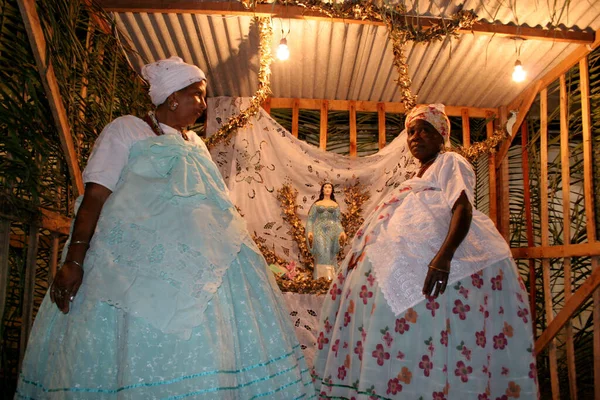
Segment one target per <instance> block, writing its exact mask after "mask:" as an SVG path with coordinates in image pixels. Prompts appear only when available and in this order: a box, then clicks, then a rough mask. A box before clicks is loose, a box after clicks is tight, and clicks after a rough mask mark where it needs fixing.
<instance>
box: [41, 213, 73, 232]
mask: <svg viewBox="0 0 600 400" xmlns="http://www.w3.org/2000/svg"><path fill="white" fill-rule="evenodd" d="M41 211H42V222H41V227H42V228H44V229H48V230H49V231H50V232H55V233H59V234H61V235H69V232H70V230H71V218H69V217H65V216H64V215H61V214H59V213H57V212H54V211H50V210H46V209H45V208H42V209H41Z"/></svg>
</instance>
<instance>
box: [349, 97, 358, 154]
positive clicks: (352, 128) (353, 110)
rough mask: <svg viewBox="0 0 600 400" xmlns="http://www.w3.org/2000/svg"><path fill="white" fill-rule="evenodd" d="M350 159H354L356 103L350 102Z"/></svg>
mask: <svg viewBox="0 0 600 400" xmlns="http://www.w3.org/2000/svg"><path fill="white" fill-rule="evenodd" d="M349 111H350V157H356V141H357V138H356V102H355V101H350V110H349Z"/></svg>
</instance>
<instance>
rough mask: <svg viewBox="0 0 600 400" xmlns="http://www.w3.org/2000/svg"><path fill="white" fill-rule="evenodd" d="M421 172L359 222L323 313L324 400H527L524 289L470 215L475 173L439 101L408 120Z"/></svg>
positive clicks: (482, 219) (318, 370)
mask: <svg viewBox="0 0 600 400" xmlns="http://www.w3.org/2000/svg"><path fill="white" fill-rule="evenodd" d="M406 128H407V142H408V146H409V148H410V151H411V153H412V154H413V156H414V157H415V158H417V159H418V160H419V161H420V162H421V168H420V170H419V171H418V173H417V174H416V176H415V177H413V178H412V179H409V180H407V181H406V182H404V183H403V184H402V185H400V186H399V187H398V188H397V189H396V190H395V191H394V192H393V193H391V194H390V196H389V197H387V198H386V199H385V200H384V201H383V202H382V203H380V204H379V205H378V206H377V208H376V209H375V211H374V213H373V214H372V215H371V216H370V217H369V218H368V219H367V220H366V221H365V223H364V224H363V226H362V227H361V229H360V230H359V232H358V233H357V236H356V238H355V240H354V242H353V247H352V251H351V252H350V253H349V254H348V257H346V259H345V261H344V263H343V265H342V269H341V272H340V273H339V275H338V276H337V278H336V279H335V280H334V281H333V283H332V285H331V288H330V291H329V294H328V297H327V299H326V301H325V304H324V306H323V310H322V312H321V318H322V321H321V327H320V331H319V333H318V343H317V346H318V355H317V361H316V363H315V368H314V370H313V377H314V378H315V380H316V387H317V389H318V391H319V392H320V398H322V399H329V398H334V399H357V400H358V399H432V400H450V399H460V400H467V399H475V400H498V399H502V400H508V399H514V398H522V399H535V398H537V396H538V387H537V380H536V379H537V375H536V368H535V355H534V354H533V334H532V329H531V320H530V313H529V305H528V300H527V293H526V290H525V287H524V285H523V282H522V281H521V279H520V277H519V275H518V272H517V269H516V266H515V263H514V261H513V260H512V258H511V254H510V249H509V247H508V246H507V244H506V242H505V241H504V239H503V238H502V237H501V236H500V234H499V233H498V231H497V230H496V229H495V227H494V225H493V223H492V222H491V220H489V218H487V217H486V216H485V215H483V214H482V213H480V212H478V211H477V210H473V208H472V204H473V188H474V185H475V175H474V173H473V170H472V168H471V166H470V165H469V163H468V162H467V161H466V160H465V159H464V158H462V157H461V156H459V155H457V154H456V153H452V152H445V153H443V152H441V150H442V149H443V147H444V145H445V144H446V145H447V144H448V142H449V141H448V138H449V131H450V123H449V121H448V118H447V117H446V115H445V113H444V111H443V106H442V105H430V106H420V107H417V108H415V109H414V110H413V111H412V112H411V113H410V114H409V115H408V116H407V118H406Z"/></svg>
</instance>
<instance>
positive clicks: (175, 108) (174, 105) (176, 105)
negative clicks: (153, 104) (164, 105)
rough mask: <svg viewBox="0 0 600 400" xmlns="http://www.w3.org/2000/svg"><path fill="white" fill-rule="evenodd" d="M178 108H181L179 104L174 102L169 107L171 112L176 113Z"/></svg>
mask: <svg viewBox="0 0 600 400" xmlns="http://www.w3.org/2000/svg"><path fill="white" fill-rule="evenodd" d="M177 107H179V103H178V102H176V101H174V102H172V103H171V105H170V106H169V108H170V109H171V111H175V110H177Z"/></svg>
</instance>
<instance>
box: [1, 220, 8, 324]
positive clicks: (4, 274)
mask: <svg viewBox="0 0 600 400" xmlns="http://www.w3.org/2000/svg"><path fill="white" fill-rule="evenodd" d="M9 250H10V221H9V220H7V219H4V218H1V219H0V323H3V321H4V307H5V306H6V290H7V285H8V276H9V275H10V264H9V263H8V252H9Z"/></svg>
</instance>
